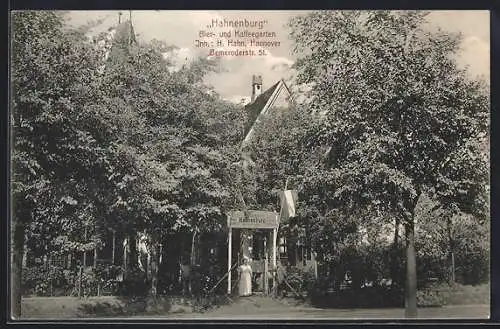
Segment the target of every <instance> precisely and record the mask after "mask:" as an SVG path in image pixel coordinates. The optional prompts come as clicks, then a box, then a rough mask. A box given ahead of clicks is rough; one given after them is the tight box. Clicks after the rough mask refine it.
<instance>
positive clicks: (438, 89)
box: [290, 11, 489, 317]
mask: <svg viewBox="0 0 500 329" xmlns="http://www.w3.org/2000/svg"><path fill="white" fill-rule="evenodd" d="M425 16H426V13H425V12H387V11H377V12H350V11H343V12H331V11H321V12H314V13H311V14H308V15H305V16H300V17H297V18H295V19H293V20H292V21H291V23H290V26H291V28H292V32H291V35H292V37H293V38H294V40H295V42H296V51H297V53H298V55H299V56H300V58H299V60H298V61H297V65H296V66H297V69H298V70H299V82H302V83H310V84H312V85H313V91H312V98H313V100H312V102H311V104H312V105H311V107H312V110H313V111H315V112H316V113H320V114H321V115H323V116H324V124H323V125H322V126H321V128H320V129H319V130H318V136H319V138H318V140H321V141H324V143H326V144H327V145H330V146H332V154H331V156H332V158H333V159H334V161H332V164H331V167H330V168H331V169H330V172H331V173H332V175H333V176H334V180H335V181H336V182H337V188H336V190H335V199H337V200H342V202H343V205H344V206H345V207H348V208H359V207H363V205H372V206H374V207H376V208H378V209H381V210H384V211H386V212H389V213H392V214H393V215H394V217H397V218H399V219H400V220H401V221H402V223H403V225H404V227H405V233H406V244H407V275H408V277H407V280H406V283H407V287H406V297H407V298H406V303H407V316H410V317H411V316H415V315H416V275H415V269H416V268H415V265H416V264H415V249H414V216H415V207H416V205H417V203H418V200H419V198H420V196H421V194H422V193H423V192H425V191H426V190H428V189H432V188H434V187H436V186H437V184H438V180H439V177H440V175H439V168H440V167H441V166H442V165H443V164H444V163H445V162H446V160H447V158H448V156H450V155H451V154H452V153H454V152H457V151H458V150H460V149H462V148H464V147H465V143H466V141H467V140H469V139H470V138H475V137H477V136H479V134H480V133H487V131H486V130H487V125H488V123H487V122H488V121H487V118H488V110H489V107H488V99H487V94H486V93H485V89H484V88H483V86H482V85H481V83H480V82H477V81H471V80H470V79H468V77H467V76H466V73H465V72H464V71H461V70H459V69H458V68H457V66H456V63H455V61H454V59H453V55H454V54H455V53H456V52H457V50H458V47H459V45H460V40H461V39H460V36H459V35H453V34H449V33H442V32H428V31H425V30H424V29H423V23H424V21H425Z"/></svg>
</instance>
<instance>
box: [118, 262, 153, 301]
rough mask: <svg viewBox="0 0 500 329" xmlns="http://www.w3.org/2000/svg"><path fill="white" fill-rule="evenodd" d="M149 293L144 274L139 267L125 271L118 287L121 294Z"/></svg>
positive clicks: (137, 294)
mask: <svg viewBox="0 0 500 329" xmlns="http://www.w3.org/2000/svg"><path fill="white" fill-rule="evenodd" d="M148 293H149V284H148V280H147V278H146V274H145V273H144V272H142V271H141V270H140V269H139V268H132V269H129V270H128V271H127V272H126V273H125V277H124V280H123V282H122V285H121V287H120V295H122V296H147V294H148Z"/></svg>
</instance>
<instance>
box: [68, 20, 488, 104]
mask: <svg viewBox="0 0 500 329" xmlns="http://www.w3.org/2000/svg"><path fill="white" fill-rule="evenodd" d="M304 13H306V12H304V11H165V10H162V11H159V10H158V11H156V10H151V11H132V12H130V11H122V16H121V17H122V20H126V19H129V16H130V14H131V17H132V23H133V26H134V29H135V32H136V34H138V38H139V40H144V41H149V40H152V39H158V40H161V41H165V42H166V43H168V44H172V45H175V46H177V47H179V49H178V50H177V51H176V53H175V56H176V58H177V61H176V63H177V65H182V64H183V63H185V62H187V61H190V60H192V59H193V58H195V57H196V56H207V55H208V52H209V49H211V48H213V49H215V50H235V49H242V50H245V49H247V50H250V49H251V50H253V51H255V53H256V54H258V52H259V50H263V49H265V52H266V53H265V55H263V56H246V57H242V56H237V57H235V56H224V57H222V63H221V64H222V72H220V73H217V74H211V75H210V76H209V77H207V83H208V84H210V85H211V86H213V88H214V89H215V91H217V92H218V93H219V94H220V95H221V96H222V97H223V98H225V99H228V100H231V101H234V102H239V101H241V100H242V99H246V100H248V98H249V97H250V94H251V81H252V75H261V76H262V79H263V89H267V88H268V87H270V86H272V85H273V84H274V83H275V82H277V81H278V80H280V79H282V78H283V79H285V80H288V79H289V78H290V77H291V75H292V74H293V70H291V69H290V68H291V65H292V64H293V63H294V61H295V59H296V58H295V55H294V54H293V51H292V50H293V42H292V41H291V40H290V39H289V36H288V30H287V28H286V24H287V22H288V20H289V19H290V18H291V17H293V16H296V15H300V14H304ZM69 17H70V22H71V24H72V25H82V24H85V23H87V22H88V21H96V20H102V22H101V24H100V25H99V26H98V27H96V29H95V31H97V32H98V31H105V30H107V29H109V28H110V27H112V26H114V25H116V24H117V22H118V17H119V12H118V11H73V12H70V14H69ZM224 19H225V20H226V21H229V20H246V21H247V23H248V24H253V22H255V21H257V22H259V23H261V24H262V28H261V29H259V26H258V25H257V26H256V27H248V28H244V27H237V28H230V27H229V28H228V27H217V28H216V27H211V28H209V27H208V26H209V25H211V24H212V22H213V20H218V22H221V21H223V20H224ZM428 20H429V28H431V29H435V28H441V29H443V30H445V31H450V32H461V33H462V34H463V37H464V38H463V40H464V41H463V44H462V48H461V52H460V54H459V56H458V58H457V60H458V63H459V65H460V66H462V67H467V68H468V72H469V73H470V75H471V76H472V77H480V78H483V79H485V80H487V81H489V78H490V30H489V27H490V20H489V11H479V10H477V11H433V12H431V14H430V15H429V17H428ZM234 29H237V30H248V31H251V32H258V31H267V32H269V33H274V34H275V35H270V36H269V34H268V36H267V37H263V38H260V39H259V40H262V41H270V42H273V44H272V46H271V47H264V48H263V47H259V46H250V45H248V44H247V45H246V47H241V46H236V47H231V46H229V45H227V40H229V39H233V40H234V39H239V40H243V39H244V38H234V34H233V35H232V37H231V38H228V37H219V36H218V33H219V32H221V31H228V30H232V31H233V33H234ZM201 31H204V32H213V33H215V34H216V36H215V37H206V36H204V37H201V36H200V32H201ZM218 39H219V40H221V41H222V42H223V45H222V46H217V44H215V45H214V46H213V47H212V46H211V45H209V47H208V48H206V47H196V45H197V42H196V40H200V41H207V42H209V43H211V42H216V41H215V40H218ZM246 40H250V39H249V38H246ZM247 42H248V41H247ZM277 42H279V46H278V44H277Z"/></svg>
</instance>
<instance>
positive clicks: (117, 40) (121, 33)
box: [109, 20, 137, 61]
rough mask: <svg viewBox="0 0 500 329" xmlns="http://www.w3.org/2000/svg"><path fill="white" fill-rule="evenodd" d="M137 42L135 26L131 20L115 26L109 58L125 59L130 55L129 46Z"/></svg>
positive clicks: (114, 59)
mask: <svg viewBox="0 0 500 329" xmlns="http://www.w3.org/2000/svg"><path fill="white" fill-rule="evenodd" d="M136 42H137V40H136V36H135V32H134V27H133V25H132V22H131V21H130V20H128V21H124V22H122V23H120V24H118V26H116V27H115V32H114V35H113V41H112V45H111V50H110V54H109V59H111V60H113V61H116V60H118V61H121V60H124V57H125V56H127V55H128V52H129V48H130V46H131V45H132V44H135V43H136Z"/></svg>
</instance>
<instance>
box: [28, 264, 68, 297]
mask: <svg viewBox="0 0 500 329" xmlns="http://www.w3.org/2000/svg"><path fill="white" fill-rule="evenodd" d="M22 285H23V294H24V295H31V294H35V295H36V296H50V295H51V294H54V295H58V294H60V292H61V291H63V293H64V292H65V291H66V290H67V289H68V286H70V284H69V282H68V280H67V278H66V275H65V270H64V269H63V268H62V267H56V266H54V267H50V268H49V267H47V266H34V267H26V268H23V274H22Z"/></svg>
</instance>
